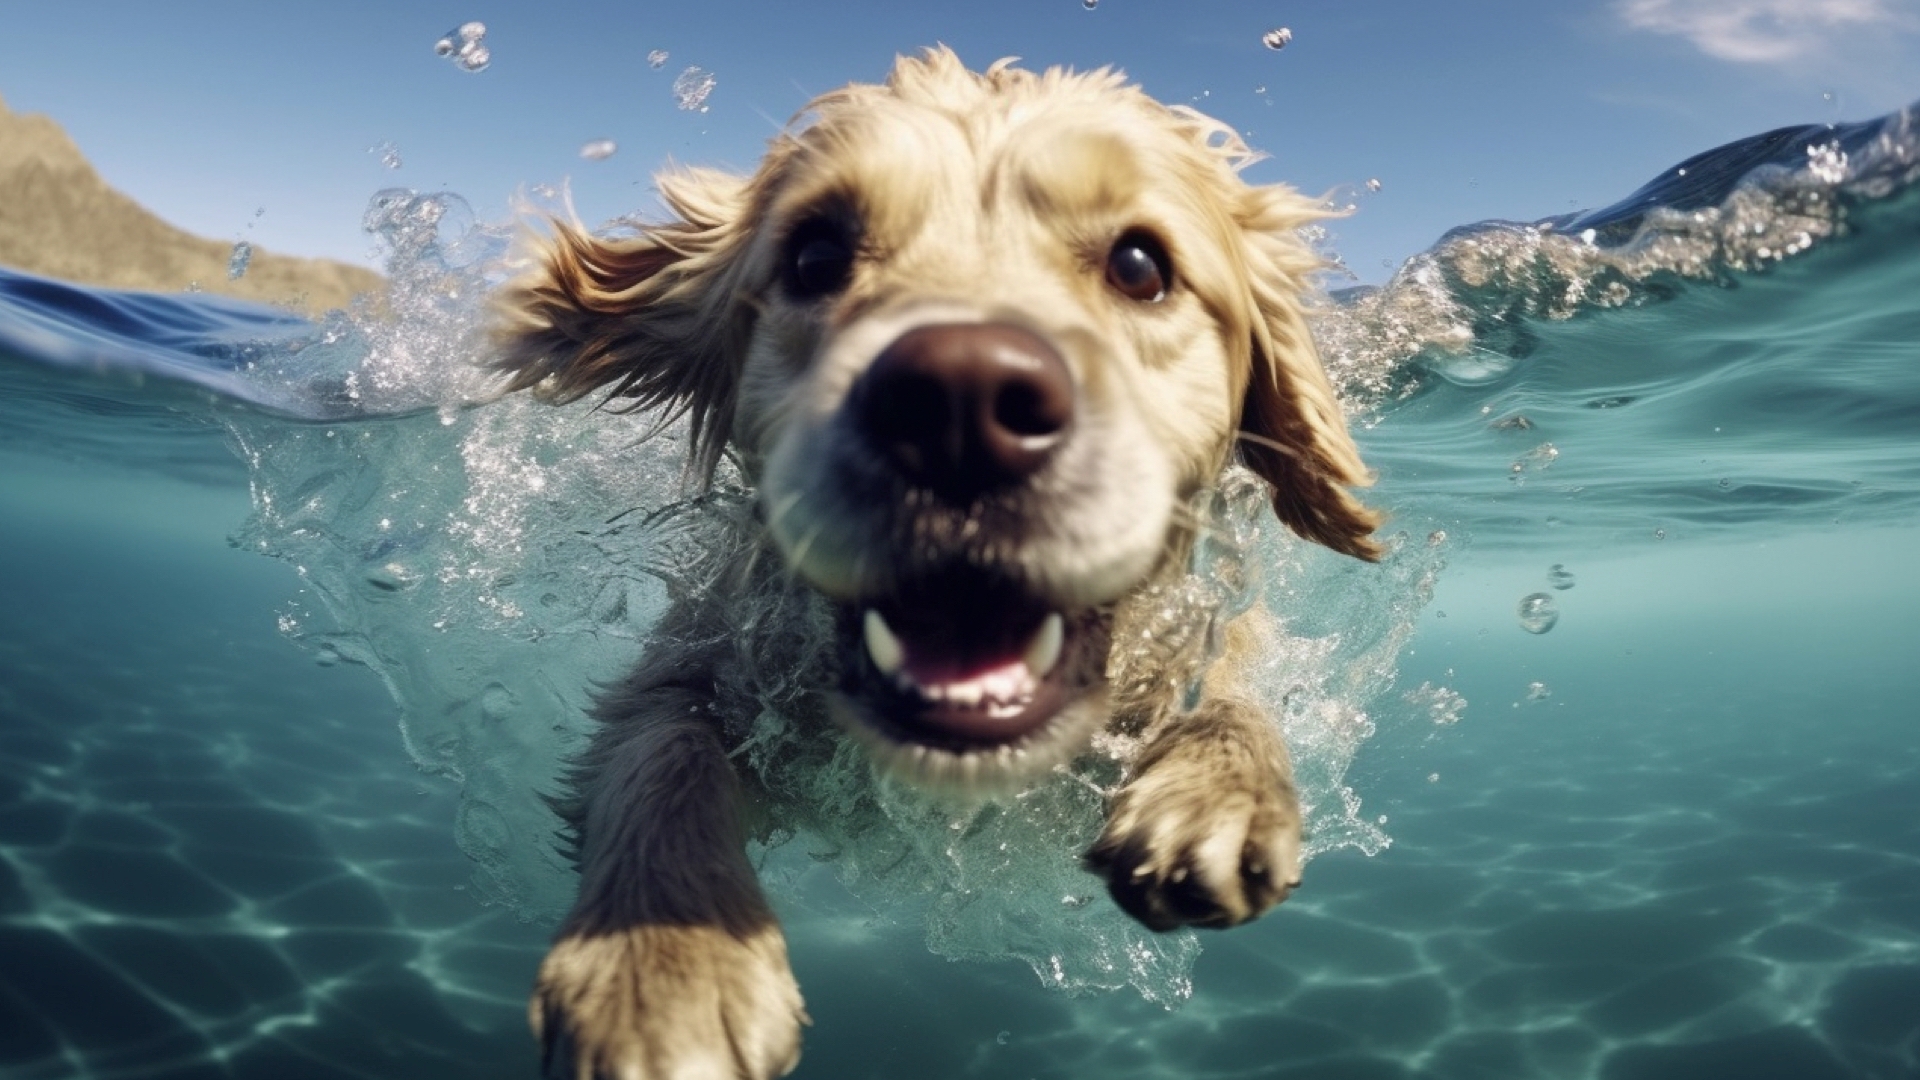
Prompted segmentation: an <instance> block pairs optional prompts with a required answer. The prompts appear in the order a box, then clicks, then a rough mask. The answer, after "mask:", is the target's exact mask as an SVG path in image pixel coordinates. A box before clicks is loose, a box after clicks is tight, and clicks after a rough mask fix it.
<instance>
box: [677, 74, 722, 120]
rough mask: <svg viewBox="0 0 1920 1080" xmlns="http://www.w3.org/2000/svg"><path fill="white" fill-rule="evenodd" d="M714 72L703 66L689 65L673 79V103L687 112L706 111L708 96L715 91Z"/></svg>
mask: <svg viewBox="0 0 1920 1080" xmlns="http://www.w3.org/2000/svg"><path fill="white" fill-rule="evenodd" d="M713 87H714V78H713V73H712V72H710V71H708V70H707V69H706V68H703V67H697V66H695V67H689V68H687V69H686V70H685V71H682V72H681V73H680V74H679V75H678V76H676V77H675V78H674V80H673V103H674V105H675V106H676V107H678V108H680V109H683V110H685V111H687V112H706V111H707V96H708V95H709V94H712V93H713Z"/></svg>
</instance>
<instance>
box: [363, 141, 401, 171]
mask: <svg viewBox="0 0 1920 1080" xmlns="http://www.w3.org/2000/svg"><path fill="white" fill-rule="evenodd" d="M367 153H369V154H372V155H374V156H375V157H378V158H379V159H380V164H381V165H383V166H385V167H386V168H389V169H398V168H399V167H400V165H401V161H400V148H399V147H398V146H395V145H394V144H393V143H392V142H391V141H389V140H386V139H382V140H381V141H379V142H377V143H374V144H373V145H372V146H369V147H367Z"/></svg>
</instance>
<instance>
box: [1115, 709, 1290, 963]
mask: <svg viewBox="0 0 1920 1080" xmlns="http://www.w3.org/2000/svg"><path fill="white" fill-rule="evenodd" d="M1087 865H1088V867H1089V868H1090V869H1092V870H1093V871H1094V872H1096V873H1099V874H1101V875H1102V876H1104V877H1105V878H1106V879H1107V889H1108V891H1110V892H1111V893H1112V894H1113V898H1114V901H1115V902H1116V903H1118V904H1119V905H1120V906H1121V907H1122V908H1123V909H1125V910H1126V912H1127V913H1128V914H1130V915H1132V916H1133V917H1134V918H1136V919H1139V920H1140V921H1141V922H1142V923H1144V924H1146V926H1147V927H1149V928H1150V929H1153V930H1172V929H1174V928H1176V927H1179V926H1183V925H1191V926H1208V927H1225V926H1234V925H1237V924H1239V923H1243V922H1246V921H1247V920H1249V919H1252V918H1255V917H1257V916H1258V915H1260V914H1261V913H1262V912H1264V911H1266V910H1267V909H1268V908H1270V907H1272V906H1273V905H1275V904H1277V903H1279V902H1280V901H1281V900H1284V899H1285V898H1286V896H1287V893H1288V892H1289V891H1290V890H1292V889H1293V887H1294V886H1296V885H1298V884H1299V883H1300V804H1299V800H1298V798H1297V797H1296V796H1295V795H1294V790H1293V772H1292V768H1291V766H1290V764H1289V762H1288V759H1287V750H1286V746H1285V745H1284V744H1283V743H1282V742H1281V740H1280V736H1279V734H1278V733H1277V732H1275V731H1274V729H1273V726H1272V724H1271V722H1270V721H1269V720H1268V719H1267V717H1266V715H1265V713H1264V712H1263V711H1262V710H1260V709H1259V707H1257V706H1255V705H1253V704H1252V703H1251V702H1247V701H1244V700H1239V699H1235V698H1209V699H1207V700H1205V701H1202V702H1201V704H1200V705H1199V707H1198V708H1196V709H1194V710H1193V711H1192V712H1189V713H1185V714H1182V715H1180V716H1177V717H1170V718H1169V719H1168V720H1167V722H1166V723H1165V724H1164V725H1163V726H1162V727H1161V729H1160V730H1159V731H1158V732H1157V734H1156V735H1155V736H1154V737H1151V738H1150V739H1149V741H1148V743H1147V745H1146V746H1145V747H1144V748H1143V749H1142V751H1141V754H1140V757H1139V759H1138V760H1137V761H1136V762H1135V767H1134V774H1133V777H1132V778H1131V779H1130V780H1128V781H1127V783H1126V784H1125V785H1124V786H1122V787H1121V789H1120V791H1119V793H1118V794H1117V795H1116V796H1115V797H1114V800H1113V804H1112V806H1111V807H1110V808H1109V810H1108V813H1107V826H1106V829H1105V831H1103V832H1102V833H1101V834H1100V839H1099V840H1098V841H1096V842H1095V843H1094V845H1093V848H1092V850H1090V851H1089V852H1088V853H1087Z"/></svg>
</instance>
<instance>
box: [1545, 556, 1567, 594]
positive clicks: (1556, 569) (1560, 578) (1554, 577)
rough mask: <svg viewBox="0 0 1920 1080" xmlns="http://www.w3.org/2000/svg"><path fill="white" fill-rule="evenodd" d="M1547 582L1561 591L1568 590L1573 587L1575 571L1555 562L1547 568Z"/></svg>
mask: <svg viewBox="0 0 1920 1080" xmlns="http://www.w3.org/2000/svg"><path fill="white" fill-rule="evenodd" d="M1547 584H1549V585H1551V586H1553V587H1554V588H1555V589H1557V590H1559V591H1560V592H1566V591H1567V590H1568V589H1571V588H1573V571H1571V570H1569V569H1567V568H1566V567H1565V566H1564V565H1562V564H1560V563H1554V564H1553V565H1552V566H1550V567H1548V568H1547Z"/></svg>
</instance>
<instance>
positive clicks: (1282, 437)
mask: <svg viewBox="0 0 1920 1080" xmlns="http://www.w3.org/2000/svg"><path fill="white" fill-rule="evenodd" d="M1245 206H1246V207H1247V210H1246V212H1245V213H1243V215H1242V219H1241V223H1240V224H1241V228H1242V230H1243V232H1244V235H1245V237H1246V248H1247V270H1248V277H1249V279H1250V285H1251V289H1252V301H1251V302H1252V307H1253V353H1252V370H1251V372H1249V377H1248V381H1247V393H1246V400H1245V402H1244V403H1243V405H1242V408H1241V417H1240V425H1241V432H1240V440H1239V441H1240V455H1241V460H1243V461H1244V462H1245V463H1246V465H1247V467H1248V468H1250V469H1252V470H1253V471H1254V472H1256V473H1259V474H1260V475H1261V476H1262V477H1263V478H1265V480H1266V481H1267V482H1268V483H1269V484H1271V485H1273V510H1274V513H1275V514H1276V515H1278V516H1279V518H1280V520H1281V521H1283V522H1285V523H1286V524H1287V526H1288V527H1289V528H1291V529H1292V530H1293V531H1294V532H1297V533H1299V534H1300V535H1301V536H1303V537H1305V538H1307V539H1309V540H1312V541H1315V542H1316V543H1320V544H1325V545H1326V546H1327V547H1330V548H1332V549H1333V550H1335V551H1339V552H1344V553H1346V554H1348V555H1352V556H1355V557H1357V558H1361V559H1367V560H1369V561H1371V560H1376V559H1378V558H1380V556H1381V554H1382V553H1383V552H1384V550H1385V549H1384V548H1383V547H1382V546H1381V545H1380V543H1379V542H1378V541H1376V540H1374V539H1373V538H1372V536H1371V535H1370V534H1371V533H1372V532H1373V531H1374V530H1375V529H1376V528H1378V527H1379V526H1380V523H1381V520H1382V519H1381V517H1380V516H1379V515H1378V514H1376V513H1374V512H1373V511H1372V510H1369V509H1367V507H1365V506H1364V505H1362V504H1361V503H1360V501H1359V500H1358V499H1356V498H1354V497H1353V495H1352V494H1351V493H1350V492H1348V491H1347V488H1349V487H1364V486H1366V485H1368V484H1371V483H1372V482H1373V477H1372V474H1370V473H1369V472H1368V471H1367V467H1366V465H1365V464H1363V463H1362V462H1361V460H1360V451H1359V449H1358V448H1357V447H1355V446H1354V444H1353V437H1352V435H1351V434H1349V433H1348V431H1347V422H1346V418H1345V416H1343V415H1342V414H1341V411H1340V400H1339V398H1338V397H1337V396H1336V395H1335V393H1334V390H1333V385H1332V384H1331V383H1330V382H1328V380H1327V374H1326V371H1325V370H1324V369H1323V368H1322V367H1321V365H1320V355H1319V350H1318V349H1316V348H1315V347H1314V343H1313V336H1312V335H1311V334H1310V333H1309V332H1308V329H1307V320H1306V313H1305V311H1304V310H1302V307H1301V302H1300V297H1301V296H1303V295H1305V292H1306V290H1307V289H1308V288H1310V287H1311V286H1312V282H1311V280H1310V278H1311V277H1312V275H1313V274H1314V272H1315V271H1316V270H1317V269H1319V267H1320V265H1321V264H1320V260H1319V258H1318V257H1317V256H1315V255H1314V253H1313V251H1312V250H1311V249H1310V248H1308V247H1307V245H1306V243H1305V242H1304V241H1302V240H1301V239H1300V236H1299V229H1300V227H1301V226H1303V225H1306V224H1308V223H1310V222H1312V221H1314V220H1316V219H1319V218H1322V217H1325V216H1326V214H1325V212H1324V211H1322V210H1321V209H1320V208H1319V207H1317V206H1315V205H1314V204H1313V203H1312V202H1311V201H1310V200H1308V199H1306V198H1304V197H1302V196H1301V195H1299V194H1298V193H1296V192H1294V191H1293V190H1292V189H1290V188H1286V187H1284V186H1278V185H1276V186H1273V187H1256V188H1249V189H1247V202H1246V204H1245Z"/></svg>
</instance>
